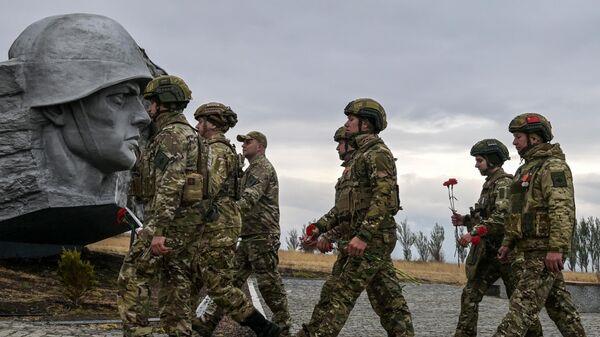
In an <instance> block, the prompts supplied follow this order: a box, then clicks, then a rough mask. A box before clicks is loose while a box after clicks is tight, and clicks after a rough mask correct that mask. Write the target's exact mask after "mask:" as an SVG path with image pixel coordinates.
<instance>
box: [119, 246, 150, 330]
mask: <svg viewBox="0 0 600 337" xmlns="http://www.w3.org/2000/svg"><path fill="white" fill-rule="evenodd" d="M155 277H156V258H154V257H153V256H152V253H151V251H150V240H149V238H147V237H143V238H142V237H139V236H138V237H137V238H136V239H135V240H134V241H133V245H132V246H131V248H130V249H129V252H128V253H127V255H126V256H125V259H123V265H122V266H121V270H120V271H119V278H118V279H117V309H118V310H119V316H121V320H122V321H123V335H124V336H126V337H129V336H131V337H134V336H147V335H150V333H151V332H152V328H151V327H150V326H149V323H148V317H149V315H150V312H149V310H150V295H151V291H150V283H151V281H152V280H153V279H154V278H155Z"/></svg>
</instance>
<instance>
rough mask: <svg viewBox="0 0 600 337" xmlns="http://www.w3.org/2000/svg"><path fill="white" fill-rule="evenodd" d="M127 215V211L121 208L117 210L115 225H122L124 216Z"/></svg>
mask: <svg viewBox="0 0 600 337" xmlns="http://www.w3.org/2000/svg"><path fill="white" fill-rule="evenodd" d="M126 215H127V210H126V209H125V208H123V207H121V208H119V209H118V210H117V224H122V223H123V220H125V216H126Z"/></svg>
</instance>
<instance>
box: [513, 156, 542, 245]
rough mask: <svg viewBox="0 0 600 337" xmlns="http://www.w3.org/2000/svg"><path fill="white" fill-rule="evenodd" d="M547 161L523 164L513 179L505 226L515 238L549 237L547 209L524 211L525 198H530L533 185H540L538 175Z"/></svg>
mask: <svg viewBox="0 0 600 337" xmlns="http://www.w3.org/2000/svg"><path fill="white" fill-rule="evenodd" d="M548 159H549V158H548ZM547 161H548V160H547V159H540V160H535V161H534V162H533V163H532V164H525V165H523V166H521V167H519V169H518V170H517V172H516V173H515V176H514V178H513V183H512V185H511V198H510V215H509V216H508V220H507V224H508V225H509V226H510V230H511V231H513V233H514V234H516V237H517V238H522V239H544V238H548V237H549V235H550V218H549V216H548V209H547V208H545V207H544V208H537V209H529V210H525V205H526V200H527V198H532V194H533V187H534V185H535V184H540V181H539V179H538V173H539V172H540V171H541V169H542V168H543V167H544V164H546V163H547Z"/></svg>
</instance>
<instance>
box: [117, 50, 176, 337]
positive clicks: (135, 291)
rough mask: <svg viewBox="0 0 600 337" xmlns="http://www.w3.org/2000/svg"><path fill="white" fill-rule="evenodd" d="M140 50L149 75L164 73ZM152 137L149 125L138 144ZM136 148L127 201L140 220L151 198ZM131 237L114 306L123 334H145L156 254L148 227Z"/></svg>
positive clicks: (150, 329) (146, 102) (119, 278)
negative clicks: (144, 184)
mask: <svg viewBox="0 0 600 337" xmlns="http://www.w3.org/2000/svg"><path fill="white" fill-rule="evenodd" d="M140 52H141V53H142V55H143V58H144V60H145V61H146V65H147V66H148V69H149V70H150V73H151V74H152V77H158V76H162V75H167V73H166V72H165V71H164V70H163V69H162V68H161V67H159V66H158V65H156V64H155V63H154V62H152V60H150V58H149V57H148V55H147V54H146V51H145V50H144V49H142V48H140ZM144 107H145V108H146V111H147V112H148V113H149V111H148V109H149V107H150V102H149V101H147V100H145V101H144ZM152 137H154V126H153V125H152V124H149V125H148V126H147V127H146V128H144V129H143V130H142V137H141V139H140V147H141V148H145V147H146V145H147V144H146V143H147V142H148V141H149V140H150V139H152ZM144 140H146V141H145V143H142V142H143V141H144ZM135 149H136V150H137V151H138V152H137V153H136V158H138V160H137V161H136V163H135V165H134V167H133V169H132V170H131V176H132V179H131V184H130V188H129V195H128V197H129V199H128V203H129V204H130V205H132V206H133V209H134V211H135V212H137V210H138V209H139V212H137V213H140V214H139V216H140V218H141V219H142V220H143V218H144V217H143V210H144V208H145V207H147V206H148V202H149V201H150V200H149V198H148V196H145V195H144V194H143V193H142V192H143V189H142V177H141V170H140V169H141V168H140V158H141V152H140V150H139V147H136V148H135ZM142 151H143V150H142ZM146 178H147V177H146ZM134 236H135V239H134V241H133V242H132V244H131V247H130V248H129V252H128V253H127V255H126V256H125V258H124V259H123V265H122V266H121V270H120V271H119V277H118V279H117V289H118V292H117V309H118V311H119V315H120V316H121V320H122V321H123V334H124V336H125V337H129V336H148V335H150V333H151V332H152V328H151V327H150V326H149V322H148V318H149V317H150V312H149V309H150V297H151V290H150V283H151V281H152V280H153V279H155V278H156V272H157V270H156V261H157V257H156V256H154V255H153V254H151V251H150V242H151V239H152V237H151V236H149V235H148V230H146V229H139V228H138V229H137V233H135V234H134Z"/></svg>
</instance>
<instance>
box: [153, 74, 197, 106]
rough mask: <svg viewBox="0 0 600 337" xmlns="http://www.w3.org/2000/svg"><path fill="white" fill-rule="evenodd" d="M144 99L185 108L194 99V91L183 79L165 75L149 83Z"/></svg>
mask: <svg viewBox="0 0 600 337" xmlns="http://www.w3.org/2000/svg"><path fill="white" fill-rule="evenodd" d="M144 98H145V99H151V98H156V99H158V101H159V102H160V103H164V104H170V103H176V104H179V105H181V106H183V107H185V106H186V105H187V103H188V102H189V101H190V100H191V99H192V91H191V90H190V88H189V87H188V86H187V84H185V82H184V81H183V80H182V79H181V78H179V77H177V76H173V75H164V76H159V77H157V78H155V79H153V80H152V81H150V83H148V85H147V86H146V90H144Z"/></svg>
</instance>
